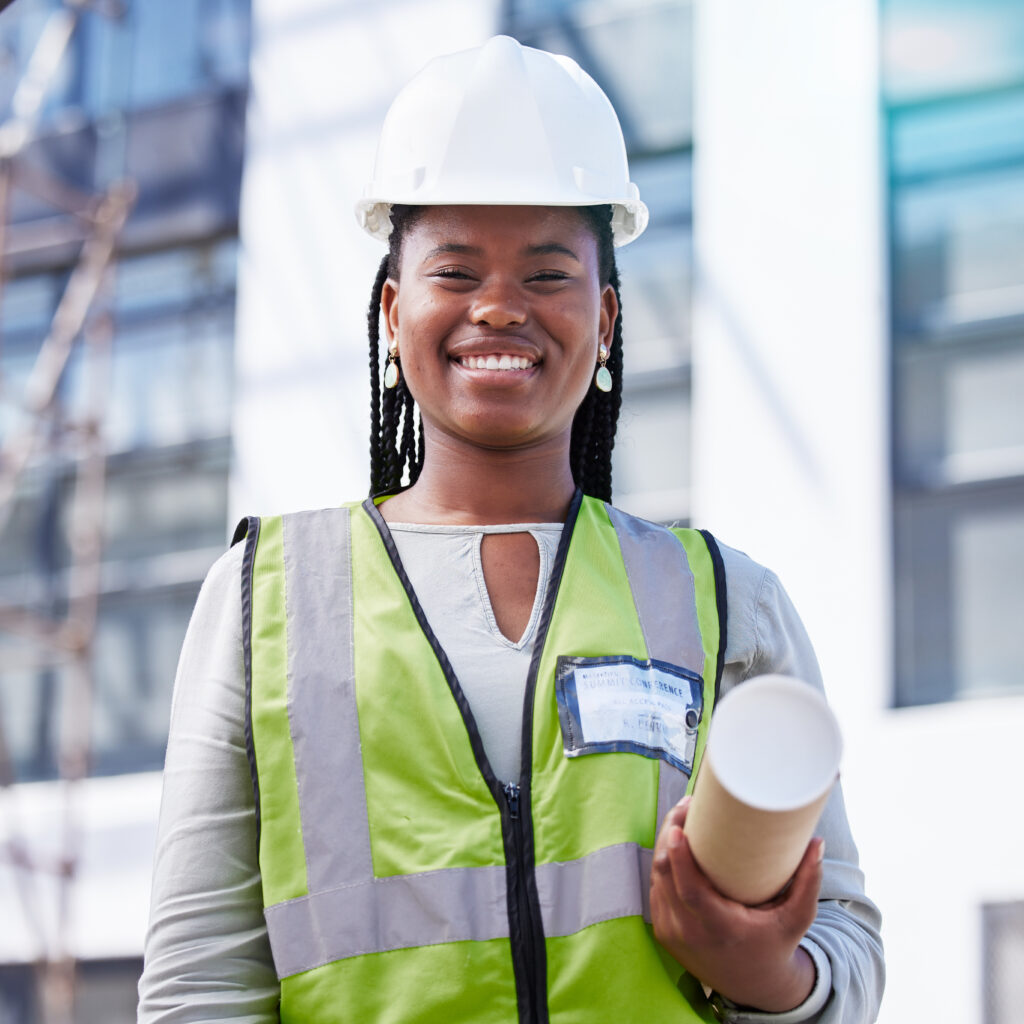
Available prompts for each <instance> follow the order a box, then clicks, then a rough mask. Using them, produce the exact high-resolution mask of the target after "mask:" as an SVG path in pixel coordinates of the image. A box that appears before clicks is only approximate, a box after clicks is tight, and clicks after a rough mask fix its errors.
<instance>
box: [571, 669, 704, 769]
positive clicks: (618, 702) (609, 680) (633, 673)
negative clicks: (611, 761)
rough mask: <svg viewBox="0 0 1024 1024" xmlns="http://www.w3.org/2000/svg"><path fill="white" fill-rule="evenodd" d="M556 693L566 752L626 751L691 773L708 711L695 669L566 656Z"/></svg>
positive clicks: (578, 754)
mask: <svg viewBox="0 0 1024 1024" xmlns="http://www.w3.org/2000/svg"><path fill="white" fill-rule="evenodd" d="M555 692H556V696H557V699H558V717H559V720H560V722H561V726H562V741H563V745H564V747H565V755H566V757H579V756H580V755H582V754H597V753H607V752H612V751H627V752H629V753H633V754H641V755H642V756H644V757H651V758H659V759H661V760H662V761H667V762H668V763H669V764H671V765H674V766H675V767H676V768H678V769H680V771H683V772H686V774H687V775H689V774H691V773H692V771H693V757H694V752H695V751H696V748H697V727H698V726H699V725H700V720H701V717H702V714H703V709H704V687H703V683H702V682H701V678H700V676H698V675H697V674H696V673H694V672H690V671H689V670H688V669H685V668H679V667H678V666H676V665H670V664H668V663H667V662H664V661H638V660H637V659H636V658H631V657H628V656H627V655H612V656H609V657H603V658H570V657H564V656H563V657H560V658H559V659H558V662H557V668H556V670H555Z"/></svg>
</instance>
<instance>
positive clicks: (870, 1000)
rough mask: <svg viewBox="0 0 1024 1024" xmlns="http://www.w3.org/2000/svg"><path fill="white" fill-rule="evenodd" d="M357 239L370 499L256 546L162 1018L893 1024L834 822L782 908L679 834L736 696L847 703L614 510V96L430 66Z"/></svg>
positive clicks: (523, 54) (174, 811)
mask: <svg viewBox="0 0 1024 1024" xmlns="http://www.w3.org/2000/svg"><path fill="white" fill-rule="evenodd" d="M358 212H359V215H360V218H361V220H362V223H363V224H364V226H365V227H366V228H367V230H369V231H370V232H371V234H374V235H376V236H377V237H380V238H382V239H385V240H386V241H387V242H388V246H389V252H388V255H387V256H386V257H385V259H384V261H383V262H382V265H381V268H380V271H379V273H378V276H377V281H376V283H375V286H374V290H373V296H372V300H371V305H370V317H369V326H370V337H371V353H370V366H371V381H372V389H371V390H372V401H371V406H372V425H371V434H372V436H371V493H372V494H373V495H374V497H373V498H372V499H368V500H367V501H366V502H364V503H363V504H362V505H359V504H355V505H352V506H349V507H345V508H342V509H333V510H327V511H325V512H318V513H303V514H299V515H294V516H286V517H284V518H283V519H282V518H269V519H262V520H261V519H250V520H248V521H247V522H245V523H243V524H242V527H241V528H240V530H239V534H238V537H237V539H238V540H239V541H241V540H242V539H243V538H244V544H242V543H238V544H236V546H235V547H234V548H233V549H232V551H231V552H229V553H228V554H227V555H225V556H224V558H222V559H221V560H220V562H218V564H217V565H216V566H215V567H214V569H213V570H212V571H211V574H210V577H209V579H208V580H207V583H206V584H205V586H204V588H203V592H202V594H201V595H200V598H199V602H198V604H197V608H196V613H195V615H194V617H193V621H192V624H191V626H190V629H189V634H188V637H187V638H186V642H185V647H184V649H183V653H182V660H181V665H180V667H179V675H178V680H177V684H176V696H175V706H174V711H173V716H172V728H171V739H170V743H169V746H168V755H167V766H166V772H165V792H164V803H163V807H162V811H161V826H160V840H159V843H158V854H157V863H156V869H155V875H154V898H153V910H152V920H151V928H150V935H149V939H148V942H147V957H146V970H145V972H144V975H143V979H142V982H141V984H140V991H141V997H142V999H141V1004H140V1020H142V1021H201V1020H202V1021H206V1020H228V1019H230V1020H247V1021H260V1022H265V1021H271V1020H276V1019H278V1018H280V1019H281V1020H296V1021H317V1022H319V1021H325V1022H326V1021H350V1020H357V1021H395V1022H398V1021H403V1022H405V1021H435V1020H436V1021H442V1020H443V1021H463V1020H464V1021H474V1022H478V1021H495V1022H498V1021H503V1022H504V1021H513V1020H517V1019H518V1020H520V1021H538V1022H540V1021H547V1020H551V1021H557V1022H562V1021H570V1020H572V1021H576V1020H579V1021H584V1020H585V1021H595V1020H607V1021H632V1020H637V1021H640V1020H643V1021H649V1020H678V1021H694V1020H712V1019H725V1020H736V1021H743V1020H762V1019H764V1020H775V1021H783V1022H795V1021H804V1020H821V1021H829V1022H840V1021H842V1022H846V1024H855V1022H867V1021H870V1020H873V1019H874V1015H875V1013H876V1011H877V1002H878V998H879V995H880V987H881V950H880V945H879V940H878V934H877V924H878V920H877V913H876V911H875V910H874V908H873V906H872V905H871V904H870V903H869V902H868V901H867V900H866V898H865V897H864V894H863V889H862V884H861V878H860V874H859V871H858V870H857V867H856V851H855V849H854V847H853V844H852V841H851V840H850V837H849V831H848V828H847V826H846V822H845V816H844V812H843V809H842V804H841V799H840V798H839V797H838V795H837V796H836V797H835V798H834V799H833V800H832V802H831V803H830V805H829V807H828V808H827V809H826V812H825V815H824V817H823V820H822V824H821V828H820V835H821V837H822V838H817V839H815V840H813V841H812V842H811V844H810V845H809V847H808V849H807V852H806V854H805V856H804V859H803V861H802V863H801V865H800V867H799V868H798V870H797V872H796V875H795V876H794V879H793V881H792V883H791V884H790V886H789V887H788V888H787V890H786V891H785V893H784V894H783V895H782V896H780V897H779V898H778V899H777V900H775V901H772V902H771V903H770V904H767V905H765V906H763V907H758V908H748V907H744V906H741V905H739V904H736V903H733V902H731V901H729V900H727V899H725V898H724V897H721V896H720V895H718V894H717V893H716V892H715V891H714V889H713V888H712V887H711V886H710V884H709V883H708V882H707V880H706V879H705V878H704V876H703V874H702V873H701V871H700V869H699V868H698V867H697V865H696V864H695V863H694V861H693V858H692V856H691V855H690V853H689V848H688V846H687V843H686V838H685V836H684V835H683V833H682V829H681V826H682V824H683V822H684V821H685V815H686V801H685V800H682V801H681V802H680V798H681V797H682V796H683V794H684V793H685V792H686V791H687V789H688V786H689V780H690V778H691V777H692V774H693V771H694V768H695V766H696V765H697V764H698V763H699V759H700V755H701V752H702V750H703V745H704V741H705V738H706V734H707V727H708V723H709V721H710V717H711V711H712V709H713V705H714V701H715V698H716V695H717V694H718V693H719V692H724V691H726V690H727V689H728V688H730V687H731V686H733V685H736V684H737V683H739V682H740V681H741V680H742V679H744V678H747V677H749V676H752V675H757V674H761V673H764V672H783V673H786V674H790V675H797V676H802V677H804V678H807V679H809V680H811V681H812V682H814V683H816V684H819V681H818V672H817V667H816V665H815V663H814V657H813V653H812V652H811V650H810V647H809V644H808V643H807V640H806V637H805V635H804V633H803V629H802V627H801V625H800V623H799V619H798V618H797V616H796V614H795V612H794V611H793V609H792V606H791V605H790V604H789V602H788V600H787V599H786V597H785V595H784V593H783V592H782V591H781V588H780V587H779V586H778V583H777V581H776V580H775V578H774V577H773V576H772V575H771V574H770V573H768V572H767V571H766V570H764V569H763V568H761V567H759V566H756V565H755V564H754V563H752V562H751V561H750V560H749V559H747V558H746V557H745V556H743V555H741V554H739V553H738V552H735V551H732V550H730V549H728V548H725V547H720V546H719V545H717V544H716V543H715V541H714V540H713V539H712V538H711V537H710V535H707V534H702V533H698V532H696V531H689V530H677V531H670V530H666V529H663V528H661V527H657V526H654V525H652V524H648V523H644V522H642V521H640V520H636V519H633V518H632V517H629V516H626V515H624V514H623V513H621V512H619V511H618V510H615V509H614V508H612V507H611V506H608V505H606V504H605V502H606V501H608V500H610V497H611V470H610V454H611V447H612V444H613V441H614V432H615V422H616V418H617V413H618V405H619V394H620V389H621V379H622V374H621V366H622V336H621V315H620V303H619V295H618V286H617V285H618V276H617V272H616V269H615V260H614V249H613V246H614V244H624V243H625V242H628V241H630V240H632V239H633V238H635V237H636V236H637V235H638V234H639V233H640V232H641V231H642V230H643V228H644V225H645V222H646V209H645V208H644V207H643V204H642V203H640V201H639V197H638V196H637V194H636V189H635V186H632V185H631V184H630V183H629V180H628V170H627V168H626V163H625V153H624V147H623V145H622V138H621V132H620V131H619V128H618V123H617V121H616V119H615V115H614V112H613V111H612V109H611V107H610V105H609V104H608V102H607V100H606V99H605V97H604V96H603V94H602V93H601V92H600V90H599V89H598V88H597V86H596V85H595V84H594V83H593V82H592V80H590V79H589V78H588V77H587V76H586V75H584V74H583V72H582V71H580V69H579V68H578V67H577V66H576V65H575V64H574V63H573V62H571V61H569V60H567V59H566V58H556V57H553V56H551V55H550V54H545V53H543V52H541V51H536V50H529V49H526V48H523V47H520V46H519V44H518V43H516V42H515V41H514V40H511V39H508V38H505V37H497V38H496V39H493V40H491V41H490V42H489V43H488V44H486V45H485V46H484V47H482V48H480V49H478V50H474V51H467V52H466V53H462V54H456V55H452V56H450V57H447V58H442V59H440V60H438V61H434V62H432V64H430V65H428V67H427V68H426V69H425V70H424V71H423V72H422V73H421V74H420V75H419V76H417V78H416V79H414V80H413V82H412V83H410V85H409V86H407V87H406V89H405V90H404V91H403V93H402V94H401V95H400V96H399V98H398V99H397V100H396V102H395V104H394V105H393V107H392V109H391V111H390V112H389V115H388V118H387V121H386V123H385V128H384V132H383V135H382V140H381V147H380V150H379V152H378V162H377V178H376V180H375V182H374V185H373V186H371V189H370V190H369V193H368V195H367V197H366V198H365V199H364V200H363V201H362V202H361V203H360V204H359V208H358ZM381 322H383V325H384V329H385V334H386V338H387V342H388V361H387V366H386V368H385V369H384V372H383V384H384V388H383V390H382V389H381V387H380V383H379V381H380V376H381V359H380V356H379V352H378V346H379V325H380V323H381ZM403 482H405V486H404V487H403ZM239 580H241V587H240V588H239ZM819 685H820V684H819ZM653 690H657V691H658V692H659V695H660V696H659V699H658V700H657V701H654V700H646V701H644V702H642V703H641V704H640V706H639V710H637V706H636V704H635V701H634V699H633V698H634V697H635V695H636V694H643V693H647V692H651V691H653ZM670 722H680V723H685V727H684V728H682V729H680V730H677V731H673V730H672V729H670V728H668V725H669V723H670ZM659 826H660V833H659ZM823 839H824V840H825V841H827V843H828V858H827V859H824V860H823V853H824V850H823ZM257 857H258V861H257Z"/></svg>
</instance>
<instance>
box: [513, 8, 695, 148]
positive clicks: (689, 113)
mask: <svg viewBox="0 0 1024 1024" xmlns="http://www.w3.org/2000/svg"><path fill="white" fill-rule="evenodd" d="M514 6H515V10H516V12H517V13H516V17H515V18H513V31H514V33H515V34H516V35H517V36H518V37H519V38H520V39H521V40H522V41H523V42H524V43H527V44H529V45H531V46H538V47H540V48H541V49H545V50H550V51H552V52H554V53H564V54H567V55H568V56H570V57H572V58H573V59H574V60H576V61H578V62H579V64H580V65H581V66H582V67H583V68H584V69H585V70H586V71H587V72H589V73H590V74H591V75H592V76H593V77H594V78H595V79H596V80H597V82H598V84H599V85H600V86H601V88H602V89H604V91H605V92H606V93H607V95H608V98H609V99H610V100H611V102H612V105H613V106H614V107H615V110H616V112H617V113H618V115H619V121H620V122H621V124H622V131H623V134H624V136H625V138H626V145H627V147H628V148H629V149H630V151H631V153H633V154H635V153H636V152H637V151H643V150H664V149H670V148H673V147H676V146H680V145H682V144H684V143H688V142H689V140H690V138H691V136H692V133H693V92H692V90H693V84H692V67H691V53H692V49H693V8H692V5H691V4H690V3H689V2H685V0H662V2H660V3H646V4H626V5H621V4H614V5H610V4H606V3H595V2H588V0H578V2H576V3H557V4H538V3H534V4H523V5H519V4H516V5H514Z"/></svg>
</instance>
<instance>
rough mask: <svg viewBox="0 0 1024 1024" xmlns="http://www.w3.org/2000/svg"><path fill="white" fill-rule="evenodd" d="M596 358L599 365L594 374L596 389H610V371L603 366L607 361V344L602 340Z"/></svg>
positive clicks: (605, 390) (606, 390)
mask: <svg viewBox="0 0 1024 1024" xmlns="http://www.w3.org/2000/svg"><path fill="white" fill-rule="evenodd" d="M597 358H598V360H599V361H600V363H601V365H600V366H599V367H598V368H597V373H595V374H594V384H595V385H596V387H597V390H598V391H604V392H608V391H611V389H612V371H611V370H609V369H608V367H607V366H605V363H607V362H608V346H607V345H606V344H605V343H604V342H603V341H602V342H601V345H600V347H599V348H598V350H597Z"/></svg>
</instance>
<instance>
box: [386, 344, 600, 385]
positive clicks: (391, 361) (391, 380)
mask: <svg viewBox="0 0 1024 1024" xmlns="http://www.w3.org/2000/svg"><path fill="white" fill-rule="evenodd" d="M397 386H398V341H397V340H393V341H392V342H391V344H390V345H389V346H388V365H387V369H385V371H384V387H386V388H387V389H388V390H389V391H390V390H391V389H392V388H394V387H397ZM609 387H611V385H609Z"/></svg>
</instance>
